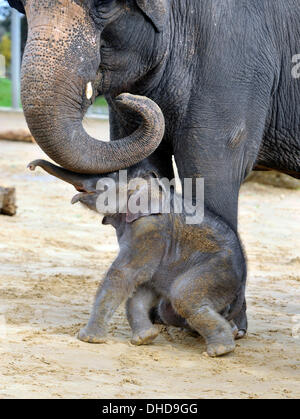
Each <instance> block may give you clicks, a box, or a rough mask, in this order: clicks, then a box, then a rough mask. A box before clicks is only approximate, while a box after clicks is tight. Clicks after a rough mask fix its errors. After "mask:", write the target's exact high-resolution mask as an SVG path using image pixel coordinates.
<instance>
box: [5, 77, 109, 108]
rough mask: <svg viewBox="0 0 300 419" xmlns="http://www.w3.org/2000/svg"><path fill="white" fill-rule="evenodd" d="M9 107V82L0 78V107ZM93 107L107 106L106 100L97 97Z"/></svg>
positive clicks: (10, 101) (10, 104) (10, 102)
mask: <svg viewBox="0 0 300 419" xmlns="http://www.w3.org/2000/svg"><path fill="white" fill-rule="evenodd" d="M1 106H4V107H11V106H12V100H11V81H10V80H8V79H1V78H0V107H1ZM94 106H107V103H106V100H105V99H104V97H102V96H100V97H97V99H96V100H95V104H94Z"/></svg>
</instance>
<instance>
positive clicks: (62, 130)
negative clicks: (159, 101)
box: [22, 86, 165, 174]
mask: <svg viewBox="0 0 300 419" xmlns="http://www.w3.org/2000/svg"><path fill="white" fill-rule="evenodd" d="M31 95H32V92H30V91H29V90H28V89H27V88H26V86H25V87H23V89H22V96H23V98H24V97H25V99H23V104H24V113H25V116H26V120H27V123H28V126H29V129H30V131H31V133H32V135H33V136H34V138H35V140H36V142H37V143H38V144H39V146H40V147H41V148H42V149H43V151H44V152H45V153H46V154H47V155H48V156H49V157H51V158H52V159H53V160H54V161H55V162H56V163H58V164H59V165H61V166H62V167H64V168H66V169H69V170H72V171H74V172H77V173H86V174H101V173H109V172H113V171H117V170H120V169H124V168H127V167H129V166H132V165H133V164H135V163H138V162H139V161H141V160H143V159H144V158H146V157H148V156H149V155H150V154H152V152H153V151H154V150H155V149H156V148H157V147H158V146H159V144H160V142H161V140H162V138H163V135H164V129H165V123H164V117H163V114H162V112H161V110H160V108H159V107H158V106H157V105H156V104H155V103H154V102H153V101H151V100H150V99H148V98H145V97H140V96H133V95H130V94H122V95H120V96H118V97H117V98H116V99H115V101H116V103H117V105H118V106H119V107H121V108H123V109H127V110H130V111H134V112H135V113H136V115H137V117H138V118H139V120H141V124H140V126H139V128H138V129H137V130H136V131H135V132H134V133H133V134H131V135H129V136H128V137H125V138H122V139H119V140H116V141H111V142H104V141H99V140H96V139H94V138H92V137H90V136H89V135H88V134H87V132H86V131H85V130H84V128H83V125H82V116H81V114H80V112H79V111H77V112H76V110H72V111H70V109H69V108H66V107H64V106H63V104H57V100H58V99H56V103H55V102H54V104H53V105H52V104H51V105H46V104H45V103H44V104H42V105H40V106H39V107H38V108H37V107H36V106H35V105H32V104H31V103H30V100H28V99H27V97H32V96H31ZM52 100H53V99H52ZM63 101H64V102H66V99H63ZM76 114H77V115H76Z"/></svg>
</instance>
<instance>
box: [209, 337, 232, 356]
mask: <svg viewBox="0 0 300 419" xmlns="http://www.w3.org/2000/svg"><path fill="white" fill-rule="evenodd" d="M234 350H235V343H234V339H233V337H229V336H224V335H223V334H220V335H219V336H217V337H216V338H215V339H213V338H210V339H207V341H206V352H207V354H208V355H209V356H210V357H212V358H215V357H217V356H222V355H226V354H229V353H230V352H233V351H234Z"/></svg>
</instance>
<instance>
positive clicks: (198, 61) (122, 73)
mask: <svg viewBox="0 0 300 419" xmlns="http://www.w3.org/2000/svg"><path fill="white" fill-rule="evenodd" d="M9 3H10V4H11V5H12V6H14V7H16V8H18V10H20V11H21V12H24V11H25V12H26V15H27V18H28V23H29V37H28V42H27V46H26V50H25V54H24V60H23V69H22V101H23V107H24V112H25V115H26V119H27V122H28V125H29V127H30V130H31V131H32V134H33V135H34V137H35V138H36V141H37V142H38V143H39V144H40V146H41V147H42V148H43V149H44V151H45V152H46V153H47V154H48V155H49V156H50V157H52V158H53V159H54V160H55V161H56V162H57V163H59V164H60V165H61V166H63V167H65V168H67V169H70V170H73V171H75V172H80V173H86V174H94V173H105V172H109V171H113V170H117V169H118V168H123V167H126V166H129V165H131V164H134V163H136V162H137V161H139V160H141V158H143V157H146V156H145V155H146V154H147V155H150V151H151V152H152V151H153V147H148V148H147V147H146V144H145V142H143V143H142V149H143V150H144V153H142V152H141V146H140V145H139V144H138V143H137V141H135V142H133V143H132V142H130V149H128V141H121V143H120V142H119V143H118V147H114V146H113V143H112V144H110V145H105V144H103V143H99V142H98V143H97V142H96V141H95V140H94V139H92V138H90V137H89V136H88V135H87V134H86V133H85V132H84V130H83V128H82V124H81V121H82V117H83V114H84V112H85V110H86V109H87V107H88V105H90V104H91V102H92V100H93V98H94V97H95V94H97V93H103V94H105V96H106V98H107V100H108V103H109V106H110V122H111V139H112V140H115V139H119V138H123V137H124V136H126V135H128V134H129V133H130V132H132V130H133V129H135V128H136V126H135V122H134V118H132V117H131V115H130V114H129V116H128V118H126V120H125V118H124V117H123V116H122V115H121V114H120V112H119V109H118V107H117V105H116V104H115V103H114V100H113V99H114V98H115V97H116V96H117V95H118V94H120V93H122V92H124V91H126V92H130V93H132V94H139V95H145V96H148V97H149V98H151V99H153V100H154V101H155V102H156V103H157V104H158V105H159V106H160V108H161V109H162V111H163V113H164V116H165V120H166V131H165V136H164V139H163V142H162V144H161V145H160V146H159V148H158V149H157V151H156V152H155V153H154V154H153V155H152V157H151V159H154V160H155V164H157V165H159V166H160V170H161V171H163V172H164V174H165V175H166V176H169V177H172V166H171V156H172V155H174V156H175V159H176V163H177V166H178V170H179V175H180V178H181V179H183V178H186V177H199V176H201V177H204V178H205V200H206V206H207V207H208V208H209V209H210V210H211V211H212V212H214V213H216V214H218V215H219V216H221V217H222V218H223V219H224V220H225V221H226V222H227V223H228V224H229V225H230V226H231V227H232V228H233V229H235V230H237V213H238V196H239V189H240V185H241V183H242V182H243V180H244V179H245V177H246V176H247V174H248V173H249V172H250V171H251V170H252V169H253V168H254V167H255V166H258V167H260V168H264V169H277V170H280V171H282V172H286V173H289V174H292V175H293V176H295V177H300V80H298V79H296V78H292V67H293V65H295V64H293V62H292V61H293V56H294V55H295V54H297V53H300V51H299V50H297V43H298V38H299V36H300V29H299V20H300V5H299V2H298V1H297V0H86V1H82V0H39V1H36V0H22V1H21V0H9ZM294 70H295V69H294ZM293 74H294V76H297V71H294V72H293ZM112 151H113V152H112ZM236 322H237V324H238V325H239V327H240V329H246V317H245V314H244V312H243V313H241V315H240V316H239V318H238V319H236Z"/></svg>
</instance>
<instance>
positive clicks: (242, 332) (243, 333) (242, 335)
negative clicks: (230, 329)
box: [235, 329, 247, 340]
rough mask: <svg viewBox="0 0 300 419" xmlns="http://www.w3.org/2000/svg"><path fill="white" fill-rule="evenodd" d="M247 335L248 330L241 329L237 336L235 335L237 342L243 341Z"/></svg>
mask: <svg viewBox="0 0 300 419" xmlns="http://www.w3.org/2000/svg"><path fill="white" fill-rule="evenodd" d="M246 335H247V330H245V329H240V330H238V332H237V334H236V335H235V340H239V339H243V338H244V337H245V336H246Z"/></svg>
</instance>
